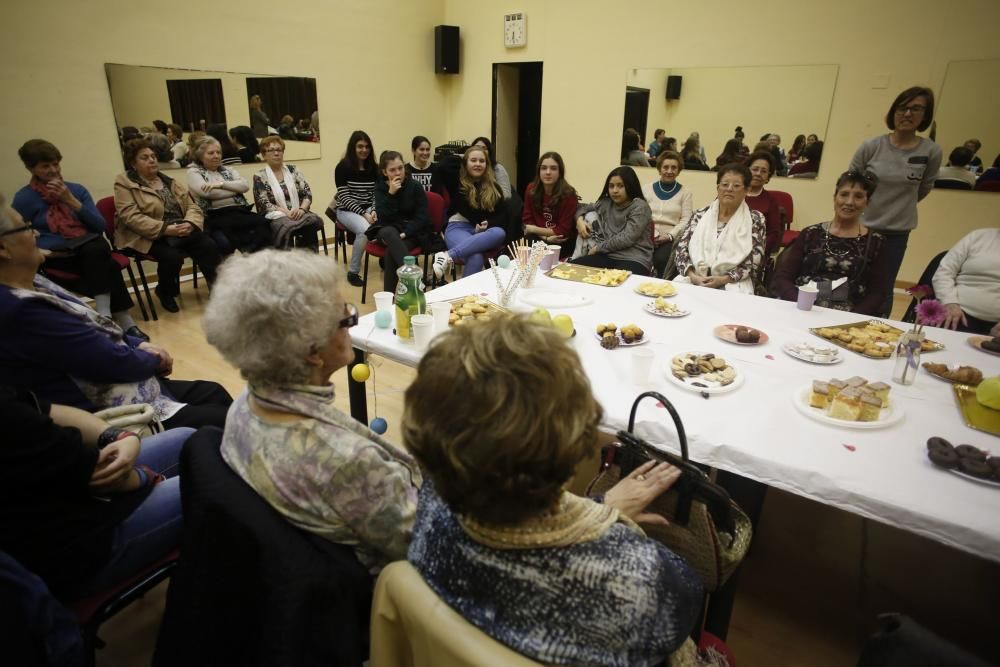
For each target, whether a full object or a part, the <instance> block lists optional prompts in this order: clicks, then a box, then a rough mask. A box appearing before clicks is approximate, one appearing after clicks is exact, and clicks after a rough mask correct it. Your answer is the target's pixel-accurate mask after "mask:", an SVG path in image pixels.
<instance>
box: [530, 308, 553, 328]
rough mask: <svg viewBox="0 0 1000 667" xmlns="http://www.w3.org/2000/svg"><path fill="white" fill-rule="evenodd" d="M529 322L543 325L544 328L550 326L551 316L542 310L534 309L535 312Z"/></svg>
mask: <svg viewBox="0 0 1000 667" xmlns="http://www.w3.org/2000/svg"><path fill="white" fill-rule="evenodd" d="M531 321H532V322H538V323H539V324H544V325H545V326H552V316H551V315H549V311H547V310H545V309H544V308H535V312H533V313H532V314H531Z"/></svg>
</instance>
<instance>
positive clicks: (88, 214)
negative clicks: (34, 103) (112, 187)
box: [11, 139, 149, 340]
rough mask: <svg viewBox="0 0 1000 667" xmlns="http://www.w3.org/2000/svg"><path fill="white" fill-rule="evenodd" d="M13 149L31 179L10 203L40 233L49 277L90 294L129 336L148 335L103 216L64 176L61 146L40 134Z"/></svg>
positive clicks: (83, 190)
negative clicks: (140, 322) (139, 323)
mask: <svg viewBox="0 0 1000 667" xmlns="http://www.w3.org/2000/svg"><path fill="white" fill-rule="evenodd" d="M17 154H18V156H19V157H20V158H21V161H22V162H23V163H24V167H25V168H26V169H27V170H28V171H29V172H30V173H31V182H30V183H28V185H26V186H24V187H23V188H21V189H20V190H18V192H17V194H16V195H14V201H13V202H12V203H11V206H12V207H13V208H14V210H15V211H17V212H18V213H20V214H21V217H23V218H24V219H25V220H26V221H27V222H28V224H29V225H31V227H32V228H33V229H34V230H35V231H37V232H38V235H39V236H38V247H39V248H43V249H44V250H46V251H48V253H49V254H48V255H47V257H46V259H45V266H46V267H47V268H50V269H54V270H53V271H52V272H51V273H50V274H48V275H49V278H50V279H51V280H52V281H53V282H55V283H57V284H58V285H61V286H62V287H65V288H66V289H68V290H72V291H74V292H77V293H78V294H85V295H86V296H89V297H91V298H93V299H94V309H95V310H97V312H99V313H100V314H101V315H104V316H105V317H110V318H112V319H113V320H114V321H115V322H116V323H117V324H118V326H120V327H121V328H122V329H124V330H125V333H127V334H128V335H130V336H133V337H135V338H142V339H143V340H149V336H147V335H146V334H145V333H143V332H142V330H141V329H139V327H138V326H136V323H135V321H134V320H133V319H132V316H131V315H130V314H129V309H130V308H131V307H132V299H131V297H129V295H128V290H126V289H125V281H124V280H122V270H121V267H120V266H118V264H116V263H115V261H114V260H113V259H111V248H110V247H109V246H108V242H107V241H105V240H104V228H105V225H106V223H105V221H104V216H102V215H101V213H100V211H98V210H97V206H95V205H94V200H93V198H91V196H90V193H89V192H87V189H86V188H85V187H83V186H82V185H80V184H79V183H69V182H67V181H64V180H63V177H62V167H61V163H62V154H61V153H60V152H59V149H58V148H56V147H55V146H54V145H53V144H51V143H49V142H48V141H45V140H44V139H32V140H31V141H26V142H25V143H24V145H23V146H21V148H20V149H18V151H17ZM61 273H66V274H70V275H73V276H79V278H69V277H61V276H60V274H61Z"/></svg>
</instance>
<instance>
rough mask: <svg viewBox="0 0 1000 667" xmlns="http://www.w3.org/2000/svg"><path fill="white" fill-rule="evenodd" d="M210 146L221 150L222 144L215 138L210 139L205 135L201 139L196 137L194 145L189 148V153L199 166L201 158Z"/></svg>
mask: <svg viewBox="0 0 1000 667" xmlns="http://www.w3.org/2000/svg"><path fill="white" fill-rule="evenodd" d="M210 144H215V145H216V146H218V147H219V150H222V144H220V143H219V140H218V139H216V138H215V137H210V136H208V135H207V134H206V135H205V136H203V137H198V138H197V139H195V141H194V145H193V146H192V147H191V152H192V153H193V154H194V161H195V162H197V163H198V164H199V165H200V164H201V156H202V155H204V154H205V151H206V150H207V149H208V147H209V145H210Z"/></svg>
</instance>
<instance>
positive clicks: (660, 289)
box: [636, 282, 677, 297]
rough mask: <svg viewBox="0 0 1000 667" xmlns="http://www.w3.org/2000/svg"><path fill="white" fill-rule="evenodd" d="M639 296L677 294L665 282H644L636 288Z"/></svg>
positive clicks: (672, 287)
mask: <svg viewBox="0 0 1000 667" xmlns="http://www.w3.org/2000/svg"><path fill="white" fill-rule="evenodd" d="M636 291H637V292H639V294H644V295H646V296H656V297H663V296H673V295H674V294H677V288H676V287H674V286H673V285H671V284H670V283H666V282H645V283H640V284H639V286H638V287H637V288H636Z"/></svg>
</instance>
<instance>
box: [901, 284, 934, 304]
mask: <svg viewBox="0 0 1000 667" xmlns="http://www.w3.org/2000/svg"><path fill="white" fill-rule="evenodd" d="M906 293H907V294H909V295H910V296H912V297H913V298H914V299H916V300H917V301H920V300H922V299H925V298H926V297H929V296H930V295H931V294H934V288H933V287H931V286H930V285H914V286H913V287H911V288H910V289H908V290H906Z"/></svg>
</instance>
